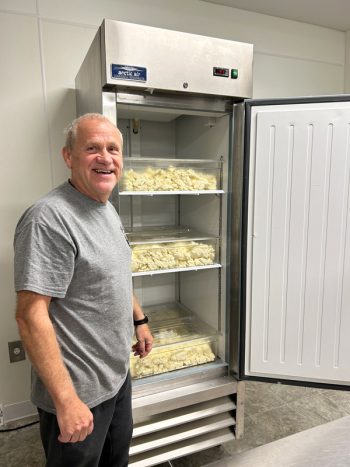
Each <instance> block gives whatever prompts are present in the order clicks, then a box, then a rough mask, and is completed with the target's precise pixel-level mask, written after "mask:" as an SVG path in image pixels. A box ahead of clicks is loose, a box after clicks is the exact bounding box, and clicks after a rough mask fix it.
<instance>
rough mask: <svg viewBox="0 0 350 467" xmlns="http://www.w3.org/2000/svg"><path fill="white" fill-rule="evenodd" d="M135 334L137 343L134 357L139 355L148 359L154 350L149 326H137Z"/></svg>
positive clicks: (133, 348) (134, 347) (134, 348)
mask: <svg viewBox="0 0 350 467" xmlns="http://www.w3.org/2000/svg"><path fill="white" fill-rule="evenodd" d="M135 334H136V339H137V342H136V344H134V345H133V346H132V350H133V351H134V355H139V356H140V358H144V357H146V356H147V355H148V354H149V353H150V351H151V350H152V344H153V337H152V334H151V331H150V329H149V327H148V325H147V324H141V325H139V326H136V328H135Z"/></svg>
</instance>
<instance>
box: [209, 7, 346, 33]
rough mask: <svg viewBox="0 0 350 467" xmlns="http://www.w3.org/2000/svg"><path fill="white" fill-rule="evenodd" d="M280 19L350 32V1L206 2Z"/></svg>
mask: <svg viewBox="0 0 350 467" xmlns="http://www.w3.org/2000/svg"><path fill="white" fill-rule="evenodd" d="M204 1H206V2H208V3H216V4H217V5H225V6H230V7H233V8H239V9H240V10H248V11H253V12H256V13H262V14H265V15H270V16H278V17H279V18H285V19H290V20H294V21H301V22H303V23H310V24H316V25H318V26H324V27H326V28H331V29H338V30H339V31H349V30H350V0H204Z"/></svg>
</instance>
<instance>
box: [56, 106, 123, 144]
mask: <svg viewBox="0 0 350 467" xmlns="http://www.w3.org/2000/svg"><path fill="white" fill-rule="evenodd" d="M85 120H100V121H101V122H108V123H111V124H112V125H113V126H115V125H114V123H113V122H112V121H111V120H110V119H109V118H107V117H105V116H104V115H102V114H99V113H87V114H84V115H81V116H80V117H78V118H76V119H74V120H73V121H72V122H71V123H70V124H69V125H68V126H67V127H66V128H65V130H64V135H65V138H66V140H65V145H64V147H65V148H67V149H68V150H69V151H71V150H72V149H73V148H74V145H75V142H76V139H77V131H78V127H79V124H80V123H81V122H83V121H85ZM115 128H116V130H117V132H118V133H119V136H120V139H121V142H122V145H123V135H122V133H121V131H120V130H119V128H117V127H115Z"/></svg>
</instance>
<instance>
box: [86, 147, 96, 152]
mask: <svg viewBox="0 0 350 467" xmlns="http://www.w3.org/2000/svg"><path fill="white" fill-rule="evenodd" d="M86 150H87V152H96V146H88V147H87V148H86Z"/></svg>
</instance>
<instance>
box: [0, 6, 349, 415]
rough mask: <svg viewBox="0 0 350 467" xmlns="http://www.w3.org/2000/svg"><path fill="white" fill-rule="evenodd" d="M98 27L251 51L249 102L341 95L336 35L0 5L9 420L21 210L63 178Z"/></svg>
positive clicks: (236, 16)
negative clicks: (78, 78)
mask: <svg viewBox="0 0 350 467" xmlns="http://www.w3.org/2000/svg"><path fill="white" fill-rule="evenodd" d="M104 17H107V18H112V19H118V20H121V21H129V22H134V23H142V24H147V25H151V26H159V27H164V28H170V29H175V30H181V31H186V32H193V33H197V34H203V35H209V36H217V37H222V38H226V39H233V40H238V41H243V42H250V43H253V44H254V45H255V61H254V97H279V96H295V95H315V94H333V93H342V92H344V90H345V84H344V83H345V55H346V53H345V52H346V50H347V51H348V46H347V49H346V45H347V44H348V42H349V38H347V37H346V34H345V33H341V32H339V31H334V30H330V29H325V28H321V27H317V26H311V25H307V24H303V23H297V22H293V21H287V20H282V19H279V18H272V17H269V16H265V15H261V14H255V13H251V12H247V11H241V10H237V9H232V8H229V7H224V6H218V5H213V4H210V3H206V2H202V1H200V0H176V1H174V0H133V1H132V2H130V0H99V1H96V0H74V1H73V2H72V0H70V1H68V0H60V1H57V0H0V59H1V73H0V102H1V113H0V126H1V129H2V131H1V135H2V143H1V149H2V163H1V169H2V170H1V181H0V206H1V222H0V311H1V318H0V319H1V321H0V404H1V403H3V404H4V406H5V408H6V407H7V406H9V407H8V412H7V413H8V414H9V415H8V418H11V416H12V415H10V414H11V413H12V412H11V410H12V408H14V407H16V404H17V403H19V402H22V401H27V400H28V399H29V364H28V362H19V363H14V364H10V363H9V358H8V349H7V342H8V341H12V340H16V339H17V338H18V334H17V329H16V325H15V321H14V308H15V294H14V291H13V285H12V284H13V279H12V277H13V267H12V256H13V253H12V237H13V232H14V228H15V224H16V221H17V219H18V217H19V216H20V214H21V213H22V212H23V210H24V209H25V208H26V207H27V206H28V205H30V204H31V203H32V202H33V201H34V200H36V199H37V198H38V197H39V196H41V195H42V194H44V193H45V192H47V191H48V190H49V189H51V187H53V186H54V185H56V184H58V183H60V182H62V181H63V180H65V179H66V178H67V175H68V174H67V171H66V170H65V168H64V165H63V162H62V161H61V158H60V154H59V153H60V148H61V145H62V129H63V127H64V126H65V125H66V124H67V123H68V122H69V121H70V120H71V119H72V118H74V116H75V99H74V78H75V75H76V73H77V71H78V68H79V66H80V64H81V62H82V59H83V57H84V56H85V53H86V51H87V49H88V47H89V44H90V42H91V40H92V38H93V36H94V34H95V31H96V30H97V27H98V25H99V24H100V23H101V21H102V19H103V18H104ZM11 404H15V405H11ZM24 405H25V404H24ZM19 412H20V411H19ZM24 413H25V409H24V406H23V414H24ZM5 417H6V411H5Z"/></svg>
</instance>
